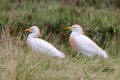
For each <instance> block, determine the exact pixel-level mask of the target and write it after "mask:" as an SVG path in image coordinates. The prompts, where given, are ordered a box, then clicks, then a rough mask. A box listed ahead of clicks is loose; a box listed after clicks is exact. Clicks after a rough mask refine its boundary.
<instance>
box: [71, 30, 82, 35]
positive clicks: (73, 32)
mask: <svg viewBox="0 0 120 80" xmlns="http://www.w3.org/2000/svg"><path fill="white" fill-rule="evenodd" d="M71 35H74V36H80V35H84V33H83V32H80V31H72V33H71Z"/></svg>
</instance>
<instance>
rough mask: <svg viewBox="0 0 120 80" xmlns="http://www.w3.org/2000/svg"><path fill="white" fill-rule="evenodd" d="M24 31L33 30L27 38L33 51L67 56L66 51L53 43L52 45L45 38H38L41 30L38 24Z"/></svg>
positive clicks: (61, 56) (62, 56)
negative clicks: (58, 48)
mask: <svg viewBox="0 0 120 80" xmlns="http://www.w3.org/2000/svg"><path fill="white" fill-rule="evenodd" d="M24 31H30V32H31V33H30V34H29V36H28V38H27V44H28V46H29V47H30V48H31V49H32V50H33V51H36V52H39V53H42V54H47V55H49V56H57V57H60V58H64V57H65V55H64V53H62V52H60V51H59V50H57V49H56V48H55V47H54V46H53V45H51V44H50V43H48V42H47V41H45V40H42V39H39V38H38V37H39V35H40V31H39V28H38V27H37V26H32V27H30V28H29V29H26V30H24Z"/></svg>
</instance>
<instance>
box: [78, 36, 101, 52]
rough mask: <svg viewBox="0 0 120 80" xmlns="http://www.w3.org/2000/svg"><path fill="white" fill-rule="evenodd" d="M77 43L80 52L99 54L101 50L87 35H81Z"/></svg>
mask: <svg viewBox="0 0 120 80" xmlns="http://www.w3.org/2000/svg"><path fill="white" fill-rule="evenodd" d="M76 41H77V45H78V48H79V50H81V51H83V52H86V53H92V54H97V53H98V52H99V50H100V48H99V47H98V46H97V45H96V43H94V42H93V41H92V40H91V39H90V38H88V37H87V36H85V35H80V36H79V37H76Z"/></svg>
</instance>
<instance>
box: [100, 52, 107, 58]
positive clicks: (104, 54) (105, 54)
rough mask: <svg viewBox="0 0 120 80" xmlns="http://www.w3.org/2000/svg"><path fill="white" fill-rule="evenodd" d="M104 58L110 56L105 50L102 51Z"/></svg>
mask: <svg viewBox="0 0 120 80" xmlns="http://www.w3.org/2000/svg"><path fill="white" fill-rule="evenodd" d="M100 54H101V55H102V56H103V57H104V58H108V54H107V53H106V52H105V51H101V53H100Z"/></svg>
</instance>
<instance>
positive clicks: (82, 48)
mask: <svg viewBox="0 0 120 80" xmlns="http://www.w3.org/2000/svg"><path fill="white" fill-rule="evenodd" d="M64 29H70V30H72V33H71V34H70V38H69V43H70V44H71V46H72V48H74V49H75V50H76V51H77V52H78V53H79V52H80V53H82V54H84V55H86V56H89V57H93V56H96V55H98V56H103V57H104V58H108V54H107V53H106V52H105V51H104V50H102V49H101V48H100V47H99V46H98V45H97V44H96V43H95V42H94V41H92V40H91V39H90V38H88V37H87V36H86V35H84V32H83V29H82V27H81V26H80V25H77V24H75V25H73V26H72V27H66V28H64Z"/></svg>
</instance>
